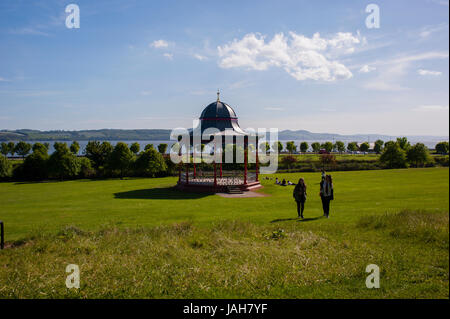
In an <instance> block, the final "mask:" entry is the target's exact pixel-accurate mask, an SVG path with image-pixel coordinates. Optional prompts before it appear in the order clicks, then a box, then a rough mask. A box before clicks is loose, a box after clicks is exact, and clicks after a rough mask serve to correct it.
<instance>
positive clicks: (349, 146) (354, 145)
mask: <svg viewBox="0 0 450 319" xmlns="http://www.w3.org/2000/svg"><path fill="white" fill-rule="evenodd" d="M347 149H348V150H349V151H350V152H356V151H357V150H358V143H356V142H350V143H348V144H347Z"/></svg>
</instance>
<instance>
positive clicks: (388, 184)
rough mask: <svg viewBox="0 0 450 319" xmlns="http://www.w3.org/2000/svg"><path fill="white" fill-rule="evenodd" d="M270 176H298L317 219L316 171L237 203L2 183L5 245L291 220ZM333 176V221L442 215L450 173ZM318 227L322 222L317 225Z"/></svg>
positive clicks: (287, 201) (111, 184)
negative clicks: (127, 230)
mask: <svg viewBox="0 0 450 319" xmlns="http://www.w3.org/2000/svg"><path fill="white" fill-rule="evenodd" d="M275 176H276V177H278V178H279V179H280V180H281V179H282V178H286V180H291V181H294V182H297V180H298V178H299V177H304V178H305V181H306V183H307V186H308V199H307V203H306V211H305V216H308V217H317V216H321V214H322V211H321V202H320V198H319V196H318V193H319V181H320V173H292V174H276V175H274V176H270V178H273V180H265V179H264V177H263V178H262V184H263V185H264V188H263V189H261V190H260V192H263V193H266V194H269V195H271V196H268V197H263V198H239V199H228V198H222V197H219V196H217V195H207V194H189V193H182V192H178V191H176V190H172V189H169V188H170V187H171V186H173V185H175V183H176V178H172V177H169V178H157V179H144V178H138V179H125V180H118V179H111V180H98V181H91V180H76V181H67V182H44V183H0V198H1V202H0V214H1V215H0V218H1V219H2V220H3V221H4V222H5V225H6V228H7V240H15V239H21V238H23V237H26V236H27V235H28V234H30V232H31V231H33V230H36V229H39V230H49V231H56V230H59V229H60V227H61V226H63V225H68V224H70V225H76V226H78V227H80V228H83V229H88V230H94V229H98V228H99V227H102V226H104V225H105V224H118V225H122V226H134V225H137V226H152V225H160V224H172V223H175V222H181V221H191V222H194V223H196V224H201V225H208V224H209V223H211V222H212V221H217V220H234V219H240V220H245V221H251V222H254V223H258V224H267V223H270V222H271V221H273V220H275V219H281V218H289V217H295V216H296V212H295V209H296V206H295V202H294V201H293V198H292V190H293V186H287V187H281V186H277V185H275V184H274V178H275ZM333 178H334V186H335V201H334V202H333V203H332V213H331V214H332V218H333V223H349V222H355V221H357V220H358V219H359V218H360V217H361V216H363V215H365V214H377V213H384V212H386V211H391V212H396V211H399V210H401V209H414V210H417V209H426V210H444V211H448V207H449V201H448V194H449V171H448V169H444V168H436V169H409V170H406V169H405V170H382V171H380V170H376V171H356V172H335V173H333ZM324 223H328V221H323V220H318V221H317V222H316V223H315V224H317V225H322V224H324Z"/></svg>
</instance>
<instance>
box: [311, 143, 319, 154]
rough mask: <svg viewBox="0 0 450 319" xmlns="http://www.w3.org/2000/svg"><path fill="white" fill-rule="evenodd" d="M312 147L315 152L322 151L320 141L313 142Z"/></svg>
mask: <svg viewBox="0 0 450 319" xmlns="http://www.w3.org/2000/svg"><path fill="white" fill-rule="evenodd" d="M311 148H312V149H313V151H314V153H318V152H319V151H320V143H319V142H314V143H312V144H311Z"/></svg>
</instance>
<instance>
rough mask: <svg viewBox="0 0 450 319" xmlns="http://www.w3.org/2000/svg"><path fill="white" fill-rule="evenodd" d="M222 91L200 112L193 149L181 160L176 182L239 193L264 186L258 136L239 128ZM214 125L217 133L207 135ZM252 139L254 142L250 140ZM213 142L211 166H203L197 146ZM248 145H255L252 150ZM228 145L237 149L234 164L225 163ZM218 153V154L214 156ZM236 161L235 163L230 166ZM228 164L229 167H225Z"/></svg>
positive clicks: (193, 188) (193, 133) (192, 133)
mask: <svg viewBox="0 0 450 319" xmlns="http://www.w3.org/2000/svg"><path fill="white" fill-rule="evenodd" d="M219 94H220V93H219V92H217V100H216V101H215V102H213V103H211V104H209V105H208V106H207V107H206V108H205V109H204V110H203V112H202V113H201V115H200V118H199V120H200V121H199V126H198V127H196V128H194V129H193V130H191V131H190V146H191V148H190V149H191V151H189V152H188V154H187V157H185V159H184V162H182V163H180V164H179V176H178V183H177V187H178V188H179V189H182V190H187V191H198V192H215V193H218V192H228V193H238V192H245V191H249V190H253V189H257V188H260V187H261V184H260V182H259V177H258V174H259V158H258V147H257V145H258V136H256V135H251V134H250V133H247V132H245V131H243V130H242V129H241V128H240V126H239V124H238V118H237V116H236V113H235V111H234V110H233V108H231V106H229V105H228V104H226V103H223V102H222V101H220V99H219ZM211 129H212V130H213V131H214V132H215V133H213V134H206V137H205V131H206V132H208V131H211ZM217 141H219V142H217ZM251 141H253V142H255V144H254V145H253V144H250V142H251ZM212 142H214V144H213V147H212V149H211V151H210V152H211V155H213V154H214V155H213V158H214V160H213V161H212V163H211V164H212V169H210V170H203V169H201V167H202V160H201V156H200V159H199V157H198V153H201V152H202V151H201V150H200V151H199V150H198V146H199V144H200V145H202V144H203V145H205V144H208V145H211V144H212ZM230 142H231V143H230ZM249 145H252V146H254V147H252V148H251V150H249ZM227 146H228V147H230V146H232V147H233V150H234V151H233V164H231V165H230V164H229V162H227V161H225V162H226V163H223V162H224V156H223V154H224V150H225V148H226V147H227ZM237 148H239V149H240V150H241V151H242V152H241V153H243V163H237V162H236V157H237V152H236V149H237ZM208 151H209V150H208ZM235 152H236V154H235ZM249 153H251V155H252V157H251V159H252V164H251V167H252V169H251V170H250V169H249V168H250V167H249V166H250V164H249ZM216 154H219V155H218V156H215V155H216ZM185 155H186V154H185ZM234 155H236V157H235V156H234ZM236 164H238V165H236ZM242 164H243V165H242ZM233 165H234V167H232V169H229V168H230V166H233ZM242 166H243V167H242ZM209 167H211V165H209ZM225 167H227V168H228V169H225Z"/></svg>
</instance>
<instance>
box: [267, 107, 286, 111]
mask: <svg viewBox="0 0 450 319" xmlns="http://www.w3.org/2000/svg"><path fill="white" fill-rule="evenodd" d="M264 110H266V111H283V110H284V108H282V107H271V106H268V107H265V108H264Z"/></svg>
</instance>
